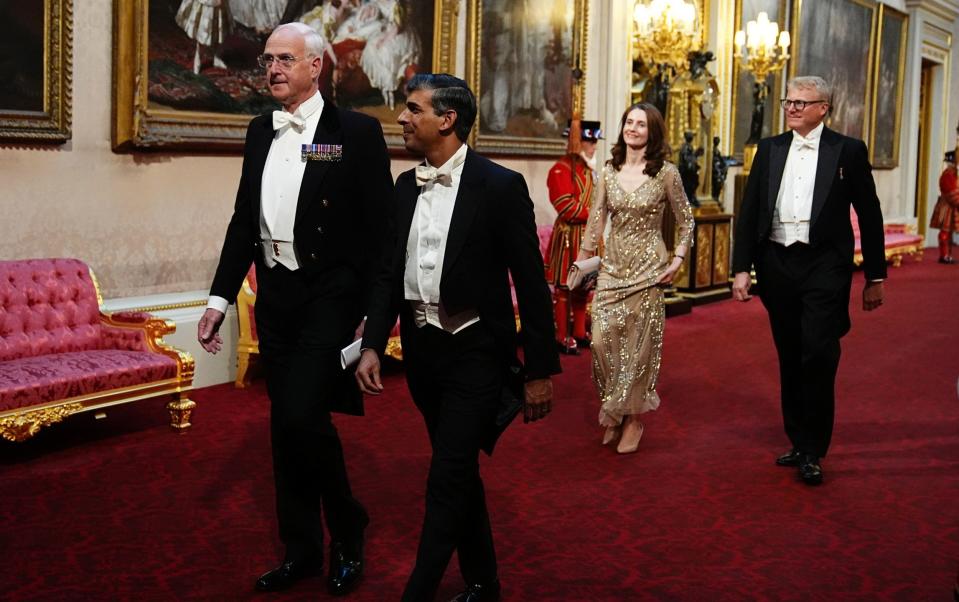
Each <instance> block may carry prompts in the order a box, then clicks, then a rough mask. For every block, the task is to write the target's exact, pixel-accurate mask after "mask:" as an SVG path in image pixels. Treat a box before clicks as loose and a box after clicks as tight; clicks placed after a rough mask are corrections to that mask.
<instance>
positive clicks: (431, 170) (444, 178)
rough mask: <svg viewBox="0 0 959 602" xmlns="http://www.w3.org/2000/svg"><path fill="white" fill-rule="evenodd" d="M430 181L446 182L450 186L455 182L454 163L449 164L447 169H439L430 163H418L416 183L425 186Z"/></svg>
mask: <svg viewBox="0 0 959 602" xmlns="http://www.w3.org/2000/svg"><path fill="white" fill-rule="evenodd" d="M430 182H437V183H439V184H444V185H446V186H450V185H452V184H453V167H452V165H450V166H448V168H447V169H442V168H440V169H437V168H436V167H432V166H430V165H417V166H416V184H417V185H419V186H425V185H426V184H429V183H430Z"/></svg>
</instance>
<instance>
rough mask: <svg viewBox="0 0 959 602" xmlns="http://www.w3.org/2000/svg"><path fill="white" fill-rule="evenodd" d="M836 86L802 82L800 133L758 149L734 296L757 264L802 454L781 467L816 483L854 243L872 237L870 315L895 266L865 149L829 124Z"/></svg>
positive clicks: (798, 84)
mask: <svg viewBox="0 0 959 602" xmlns="http://www.w3.org/2000/svg"><path fill="white" fill-rule="evenodd" d="M831 98H832V89H831V88H830V87H829V85H828V84H827V83H826V81H825V80H823V79H822V78H820V77H815V76H806V77H797V78H794V79H792V80H790V81H789V83H788V84H787V91H786V98H785V99H783V100H782V105H783V108H784V109H785V113H786V125H787V126H788V127H789V128H790V129H791V130H792V131H789V132H786V133H784V134H781V135H779V136H775V137H772V138H766V139H763V140H761V141H760V142H759V148H758V150H757V152H756V158H755V161H754V163H753V166H752V170H751V171H750V173H749V180H748V182H747V185H746V192H745V195H744V198H743V202H742V209H741V210H740V213H739V215H737V216H736V219H737V224H736V244H735V249H734V251H733V272H735V278H734V282H733V297H734V298H735V299H737V300H739V301H748V300H749V299H750V295H749V286H750V275H749V270H750V268H752V267H754V266H755V269H756V281H757V284H758V287H759V297H760V299H761V300H762V302H763V305H764V306H765V307H766V310H767V312H768V313H769V323H770V325H771V327H772V333H773V340H774V341H775V344H776V350H777V352H778V354H779V375H780V387H781V397H782V412H783V423H784V425H785V430H786V434H787V435H788V437H789V440H790V442H791V443H792V449H790V450H789V451H788V452H787V453H785V454H783V455H782V456H780V457H779V458H777V459H776V463H777V464H778V465H780V466H795V467H798V469H799V476H800V478H801V479H802V480H803V481H804V482H805V483H807V484H809V485H818V484H819V483H821V482H822V480H823V471H822V466H821V464H820V459H821V458H822V457H824V456H825V455H826V451H827V450H828V448H829V443H830V439H831V437H832V429H833V416H834V408H835V383H836V370H837V369H838V367H839V356H840V346H839V339H840V338H841V337H842V336H843V335H845V334H846V333H847V332H848V331H849V326H850V323H849V292H850V287H851V284H852V269H853V262H852V257H853V247H854V237H853V232H852V225H851V222H850V218H849V206H850V204H852V206H853V207H854V208H855V210H856V215H857V216H858V219H859V230H860V233H861V234H860V236H861V240H862V254H863V272H864V273H865V277H866V285H865V288H864V290H863V299H862V302H863V309H865V310H866V311H871V310H873V309H876V308H877V307H879V306H880V305H882V301H883V283H882V281H883V279H885V277H886V260H885V251H884V247H883V224H882V213H881V211H880V207H879V199H878V197H877V196H876V185H875V182H874V181H873V178H872V167H871V166H870V164H869V154H868V152H867V150H866V145H865V144H864V143H863V142H862V141H861V140H856V139H854V138H849V137H847V136H843V135H841V134H839V133H837V132H834V131H832V130H830V129H829V128H826V127H825V126H824V125H823V120H824V119H825V118H826V115H828V114H829V110H830V102H831Z"/></svg>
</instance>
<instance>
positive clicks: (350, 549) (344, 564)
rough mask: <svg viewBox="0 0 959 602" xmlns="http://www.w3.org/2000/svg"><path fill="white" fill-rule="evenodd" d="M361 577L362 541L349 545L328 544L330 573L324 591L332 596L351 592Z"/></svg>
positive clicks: (341, 543) (338, 542)
mask: <svg viewBox="0 0 959 602" xmlns="http://www.w3.org/2000/svg"><path fill="white" fill-rule="evenodd" d="M362 576H363V539H362V538H360V540H359V541H357V542H354V543H352V544H350V545H347V544H345V543H344V542H342V541H333V542H331V543H330V573H329V576H328V577H327V580H326V589H327V591H329V592H330V593H331V594H333V595H334V596H342V595H344V594H348V593H350V592H351V591H353V590H354V589H355V588H356V586H357V584H358V583H359V582H360V577H362Z"/></svg>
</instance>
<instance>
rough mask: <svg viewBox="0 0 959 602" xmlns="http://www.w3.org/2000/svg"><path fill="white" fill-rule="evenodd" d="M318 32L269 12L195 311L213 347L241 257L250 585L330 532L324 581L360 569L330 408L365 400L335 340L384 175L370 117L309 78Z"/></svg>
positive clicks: (374, 232) (349, 577)
mask: <svg viewBox="0 0 959 602" xmlns="http://www.w3.org/2000/svg"><path fill="white" fill-rule="evenodd" d="M324 46H325V42H324V40H323V38H322V37H321V36H320V35H319V34H318V33H317V32H316V31H314V30H313V29H312V28H310V27H308V26H307V25H304V24H302V23H289V24H286V25H281V26H280V27H278V28H276V29H275V30H274V31H273V34H272V35H271V36H270V38H269V39H268V40H267V42H266V48H265V50H264V53H263V54H262V55H261V56H260V57H259V62H260V65H261V66H263V67H264V68H265V69H266V75H267V78H268V84H269V88H270V93H271V94H272V95H273V97H274V98H275V99H276V100H277V101H279V103H280V104H281V105H282V106H283V110H282V111H274V112H273V113H272V115H270V114H267V115H261V116H259V117H256V118H255V119H253V120H252V121H251V122H250V126H249V129H248V130H247V134H246V146H245V148H244V153H243V170H242V173H241V176H240V185H239V189H238V190H237V195H236V205H235V209H234V212H233V217H232V219H231V220H230V225H229V227H228V229H227V233H226V240H225V241H224V243H223V251H222V252H221V254H220V263H219V265H218V266H217V270H216V275H215V276H214V279H213V285H212V287H211V289H210V301H209V305H208V308H207V310H206V313H204V315H203V318H202V319H201V321H200V324H199V332H198V337H199V340H200V343H201V344H202V345H203V347H204V348H205V349H206V350H207V351H209V352H211V353H216V352H217V351H219V350H220V349H221V346H222V340H221V339H220V335H219V334H217V330H218V329H219V327H220V324H221V323H222V321H223V316H224V313H225V311H226V308H227V305H228V300H231V301H232V300H234V299H236V295H237V292H238V291H239V289H240V285H241V284H242V282H243V277H244V275H245V274H246V272H247V270H248V269H249V267H250V264H251V263H253V264H254V265H255V266H256V274H257V282H258V285H259V286H258V290H257V299H256V326H257V334H258V336H259V340H260V354H261V357H262V360H263V363H264V367H265V369H266V384H267V391H268V393H269V396H270V402H271V413H270V422H271V424H270V426H271V435H272V445H273V472H274V478H275V486H276V510H277V518H278V522H279V531H280V539H281V540H282V542H283V544H284V545H285V547H286V555H285V558H284V560H283V562H282V564H280V566H278V567H276V568H275V569H273V570H271V571H269V572H267V573H265V574H264V575H263V576H261V577H260V578H259V579H258V580H257V582H256V588H257V589H258V590H263V591H275V590H280V589H284V588H286V587H289V586H290V585H292V584H293V583H294V582H295V581H297V580H298V579H300V578H303V577H306V576H309V575H313V574H316V573H317V572H319V570H320V568H321V566H322V561H323V552H324V546H323V523H322V521H321V508H322V514H323V515H324V517H325V519H326V527H327V529H328V531H329V533H330V540H331V541H330V558H329V564H330V566H329V578H328V582H327V586H328V589H329V590H330V592H331V593H333V594H343V593H346V592H348V591H350V590H351V589H352V588H353V587H354V586H355V585H356V583H357V581H358V580H359V578H360V576H361V574H362V572H363V534H364V529H365V528H366V525H367V523H368V522H369V518H368V516H367V514H366V510H365V509H364V508H363V506H362V505H361V504H360V503H359V502H358V501H357V500H356V499H355V498H354V497H353V495H352V493H351V491H350V484H349V480H348V478H347V473H346V464H345V462H344V459H343V449H342V446H341V444H340V439H339V437H338V435H337V432H336V428H335V427H334V426H333V423H332V421H331V419H330V412H331V411H337V412H344V413H349V414H355V415H359V414H362V413H363V400H362V396H361V395H360V392H359V390H358V388H357V385H356V382H355V380H354V378H353V374H352V373H350V372H346V371H344V370H342V368H341V367H340V360H339V350H340V349H341V348H342V347H344V346H345V345H347V344H349V343H350V342H351V341H352V340H353V338H354V336H355V332H356V330H357V327H358V326H359V325H360V323H361V321H362V320H363V316H364V315H365V312H366V306H367V303H368V302H369V299H370V293H371V291H372V290H373V289H374V288H376V287H375V286H374V281H375V280H376V278H377V275H378V274H383V273H384V271H385V272H386V273H387V274H388V272H389V266H390V251H391V244H390V242H391V240H392V237H391V226H390V224H391V216H392V204H391V201H392V198H393V189H392V179H391V176H390V170H389V166H390V162H389V156H388V154H387V151H386V144H385V142H384V139H383V131H382V128H381V127H380V125H379V122H377V121H376V120H375V119H372V118H370V117H367V116H364V115H361V114H359V113H354V112H351V111H344V110H341V109H338V108H337V107H335V106H333V104H332V103H331V102H330V101H329V100H328V99H325V98H323V97H322V96H321V95H320V94H319V92H318V90H317V76H318V75H319V73H320V69H321V67H322V63H323V61H322V58H321V57H322V53H323V48H324Z"/></svg>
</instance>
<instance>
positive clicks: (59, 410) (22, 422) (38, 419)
mask: <svg viewBox="0 0 959 602" xmlns="http://www.w3.org/2000/svg"><path fill="white" fill-rule="evenodd" d="M81 409H83V406H82V405H81V404H79V403H68V404H66V405H60V406H53V407H49V408H40V409H38V410H31V411H28V412H24V413H22V414H14V415H12V416H4V417H3V418H0V437H3V438H4V439H6V440H7V441H13V442H14V443H18V442H20V441H26V440H27V439H29V438H30V437H33V436H34V435H36V434H37V433H38V432H40V429H42V428H43V427H46V426H50V425H51V424H56V423H58V422H62V421H63V419H64V418H66V417H67V416H69V415H70V414H75V413H77V412H79V411H80V410H81Z"/></svg>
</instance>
